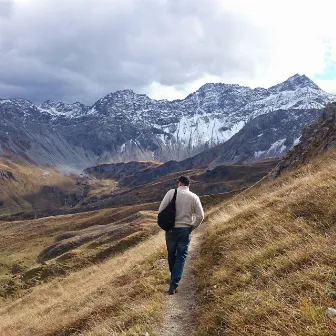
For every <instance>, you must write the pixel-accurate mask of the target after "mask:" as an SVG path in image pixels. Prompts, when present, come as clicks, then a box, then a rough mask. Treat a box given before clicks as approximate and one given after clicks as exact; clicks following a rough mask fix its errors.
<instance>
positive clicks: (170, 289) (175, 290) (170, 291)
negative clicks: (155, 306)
mask: <svg viewBox="0 0 336 336" xmlns="http://www.w3.org/2000/svg"><path fill="white" fill-rule="evenodd" d="M175 293H177V288H176V289H173V288H169V290H168V294H169V295H173V294H175Z"/></svg>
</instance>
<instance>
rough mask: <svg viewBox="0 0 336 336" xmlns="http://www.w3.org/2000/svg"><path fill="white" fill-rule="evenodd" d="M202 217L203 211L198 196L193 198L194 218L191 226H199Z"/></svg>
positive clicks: (194, 227)
mask: <svg viewBox="0 0 336 336" xmlns="http://www.w3.org/2000/svg"><path fill="white" fill-rule="evenodd" d="M203 219H204V211H203V207H202V203H201V201H200V199H199V197H197V198H196V200H195V219H194V220H193V223H192V228H193V229H196V228H197V227H198V226H200V224H201V223H202V222H203Z"/></svg>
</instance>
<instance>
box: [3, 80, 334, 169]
mask: <svg viewBox="0 0 336 336" xmlns="http://www.w3.org/2000/svg"><path fill="white" fill-rule="evenodd" d="M334 99H335V96H333V95H331V94H328V93H326V92H324V91H323V90H321V89H320V88H319V87H318V86H317V85H316V84H315V83H314V82H312V81H311V80H310V79H309V78H307V77H306V76H304V75H303V76H300V75H294V76H292V77H290V78H289V79H288V80H286V81H285V82H283V83H281V84H278V85H275V86H273V87H271V88H269V89H263V88H256V89H250V88H248V87H242V86H239V85H232V84H222V83H219V84H211V83H210V84H206V85H204V86H202V87H201V88H200V89H199V90H197V91H196V92H194V93H192V94H190V95H189V96H188V97H186V98H185V99H183V100H175V101H167V100H159V101H157V100H152V99H150V98H149V97H148V96H146V95H141V94H136V93H134V92H132V91H130V90H124V91H118V92H115V93H111V94H108V95H107V96H105V97H104V98H102V99H100V100H98V101H97V102H96V103H95V104H93V105H92V106H85V105H83V104H80V103H75V104H65V103H62V102H59V103H57V102H53V101H50V100H49V101H46V102H44V103H42V104H40V105H34V104H32V103H30V102H28V101H25V100H22V99H3V100H0V117H1V118H2V121H3V122H2V124H1V125H0V147H1V148H0V153H1V150H2V151H4V150H8V151H10V152H12V153H15V154H16V155H18V156H19V157H21V158H22V159H24V160H25V161H28V162H33V163H36V164H40V165H51V166H56V167H58V168H59V169H62V171H67V172H69V171H80V170H82V169H84V168H86V167H88V166H92V165H94V164H96V163H100V162H118V161H131V160H152V159H155V160H159V161H169V160H172V159H173V160H183V159H186V158H188V157H191V156H193V155H195V154H197V153H200V152H201V151H203V150H205V149H208V148H210V147H213V146H216V145H218V144H220V143H223V142H225V141H227V140H228V139H230V138H231V137H232V136H233V135H234V134H236V133H237V132H238V131H239V130H241V129H242V128H243V127H244V125H245V124H246V123H248V122H249V121H250V120H252V119H253V118H255V117H257V116H260V115H263V114H266V113H269V112H271V111H275V110H278V109H284V110H289V109H296V110H298V111H302V113H304V111H307V109H312V108H313V109H321V108H323V107H324V106H325V105H326V104H327V103H328V102H330V101H332V100H334ZM293 122H295V121H294V120H293Z"/></svg>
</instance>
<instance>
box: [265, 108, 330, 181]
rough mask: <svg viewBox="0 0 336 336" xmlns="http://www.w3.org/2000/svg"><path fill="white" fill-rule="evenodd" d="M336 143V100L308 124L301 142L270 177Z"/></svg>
mask: <svg viewBox="0 0 336 336" xmlns="http://www.w3.org/2000/svg"><path fill="white" fill-rule="evenodd" d="M335 144H336V102H335V103H330V104H328V105H327V106H326V108H325V109H324V110H323V112H322V115H321V116H320V118H318V119H317V120H315V121H314V122H312V123H311V124H310V125H308V126H306V127H305V128H304V129H303V131H302V136H301V138H300V142H299V143H298V145H296V146H295V147H294V148H293V149H292V150H291V151H289V152H288V153H287V155H285V157H284V158H283V159H282V160H281V161H280V163H279V164H278V165H277V166H276V167H275V169H274V170H273V171H272V172H271V173H270V177H277V176H279V175H280V174H281V173H282V172H283V171H284V170H286V169H288V168H293V167H296V166H298V165H299V164H301V163H304V162H306V161H307V160H309V159H311V158H312V157H314V156H316V155H318V154H320V153H321V152H323V151H325V150H326V149H327V148H329V147H331V146H333V145H335Z"/></svg>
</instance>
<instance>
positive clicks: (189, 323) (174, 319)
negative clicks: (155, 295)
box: [154, 231, 202, 336]
mask: <svg viewBox="0 0 336 336" xmlns="http://www.w3.org/2000/svg"><path fill="white" fill-rule="evenodd" d="M196 232H197V231H196ZM196 232H195V233H193V234H192V239H191V243H190V247H189V255H188V257H187V261H186V264H185V267H184V272H183V276H182V279H181V282H180V285H179V288H178V293H176V294H174V295H170V296H168V294H167V303H166V306H165V308H164V316H165V318H164V321H163V324H162V325H161V327H160V329H159V330H158V331H157V332H156V333H155V334H154V335H157V336H177V335H179V336H184V335H190V334H192V331H193V329H194V319H193V318H194V313H195V310H196V289H195V277H194V275H193V272H192V267H193V263H194V261H195V260H196V258H197V257H198V254H199V242H200V239H201V235H202V232H200V231H199V232H197V233H196Z"/></svg>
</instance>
